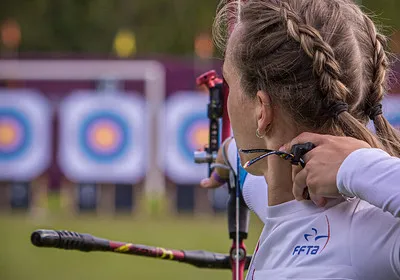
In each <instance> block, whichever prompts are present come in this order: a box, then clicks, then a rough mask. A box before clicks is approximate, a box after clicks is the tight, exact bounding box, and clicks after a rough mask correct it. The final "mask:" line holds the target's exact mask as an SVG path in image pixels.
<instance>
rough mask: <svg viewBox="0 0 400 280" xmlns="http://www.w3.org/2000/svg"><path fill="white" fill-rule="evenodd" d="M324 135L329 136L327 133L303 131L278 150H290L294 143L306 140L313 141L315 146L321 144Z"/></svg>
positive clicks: (301, 142)
mask: <svg viewBox="0 0 400 280" xmlns="http://www.w3.org/2000/svg"><path fill="white" fill-rule="evenodd" d="M326 137H329V136H328V135H322V134H316V133H311V132H303V133H301V134H300V135H298V136H297V137H295V138H293V139H292V141H290V142H289V143H286V144H284V145H283V146H281V147H280V148H279V151H281V152H287V153H288V152H290V150H291V149H292V146H293V145H296V144H304V143H307V142H311V143H313V144H314V145H315V146H319V145H321V144H322V143H323V142H324V140H325V139H326Z"/></svg>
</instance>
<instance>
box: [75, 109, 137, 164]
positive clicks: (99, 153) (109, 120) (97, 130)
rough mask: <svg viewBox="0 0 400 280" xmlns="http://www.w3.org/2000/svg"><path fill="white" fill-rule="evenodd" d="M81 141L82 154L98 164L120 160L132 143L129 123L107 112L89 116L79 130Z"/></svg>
mask: <svg viewBox="0 0 400 280" xmlns="http://www.w3.org/2000/svg"><path fill="white" fill-rule="evenodd" d="M79 139H80V141H79V142H80V148H81V149H82V152H83V153H85V154H86V156H87V157H88V158H91V159H92V160H94V161H97V162H112V161H114V160H118V158H119V157H121V156H122V155H123V154H124V153H125V151H126V148H127V147H128V145H129V142H130V141H131V139H130V131H129V125H128V124H127V122H126V121H125V120H124V119H123V118H122V117H121V116H119V115H118V114H115V113H112V112H107V111H98V112H94V113H92V114H90V115H88V116H87V119H85V120H84V121H83V122H82V124H81V127H80V129H79ZM132 144H133V143H132Z"/></svg>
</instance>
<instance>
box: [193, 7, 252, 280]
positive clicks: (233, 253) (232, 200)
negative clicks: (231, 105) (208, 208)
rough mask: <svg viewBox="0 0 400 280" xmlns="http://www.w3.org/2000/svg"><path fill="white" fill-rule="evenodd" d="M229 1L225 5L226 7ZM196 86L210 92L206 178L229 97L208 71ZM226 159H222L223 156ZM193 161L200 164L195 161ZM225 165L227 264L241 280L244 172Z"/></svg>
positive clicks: (225, 129)
mask: <svg viewBox="0 0 400 280" xmlns="http://www.w3.org/2000/svg"><path fill="white" fill-rule="evenodd" d="M229 2H230V1H229V0H228V1H227V3H228V4H229ZM240 5H241V1H240V0H239V1H238V5H237V7H236V8H235V9H233V12H232V13H229V14H228V18H227V21H228V29H229V30H228V33H231V32H232V30H233V28H234V25H235V23H236V22H237V21H239V15H240ZM196 82H197V85H206V86H207V88H208V89H209V92H210V103H209V105H208V108H207V111H208V112H207V116H208V118H209V120H210V134H209V146H208V148H206V149H205V151H204V152H203V159H206V161H203V162H207V163H208V164H209V172H208V174H209V176H210V175H211V172H212V164H211V163H212V162H214V161H215V159H216V156H217V153H218V149H219V147H220V142H221V140H222V141H225V140H226V139H227V138H228V137H229V136H230V122H229V117H228V112H227V111H228V110H227V109H226V104H227V98H228V94H229V88H228V87H227V86H224V85H226V83H224V82H223V80H221V79H219V78H218V77H217V76H216V73H215V71H213V70H212V71H209V72H207V73H205V74H203V75H201V76H200V77H198V78H197V80H196ZM221 118H222V121H223V125H222V137H220V131H221V130H220V128H219V119H221ZM224 158H226V156H224ZM195 161H196V162H200V161H199V160H196V156H195ZM225 161H226V164H227V165H228V166H229V169H230V180H229V182H228V189H229V200H228V205H227V211H228V213H227V215H228V231H229V238H230V239H232V245H231V248H230V253H229V256H230V263H231V266H232V279H233V280H242V279H243V276H244V270H245V265H246V259H247V255H246V246H245V244H244V239H246V238H247V234H248V225H249V209H248V208H247V206H246V204H245V202H244V200H243V196H242V194H241V190H240V187H241V185H242V184H243V182H241V176H240V175H241V174H240V172H245V171H244V169H241V168H240V162H239V157H238V164H237V174H236V175H235V173H234V171H233V168H232V166H231V165H230V164H229V163H228V162H227V160H225Z"/></svg>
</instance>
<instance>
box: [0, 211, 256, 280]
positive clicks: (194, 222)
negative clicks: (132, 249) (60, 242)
mask: <svg viewBox="0 0 400 280" xmlns="http://www.w3.org/2000/svg"><path fill="white" fill-rule="evenodd" d="M39 228H50V229H68V230H73V231H79V232H85V233H91V234H93V235H96V236H98V237H104V238H108V239H113V240H118V241H126V242H128V241H129V242H132V243H137V244H146V245H154V246H163V247H165V248H174V249H192V250H196V249H204V250H210V251H216V252H221V253H227V252H228V250H229V248H230V245H231V241H230V240H228V232H227V222H226V217H225V216H218V217H201V218H198V217H196V218H193V217H162V218H161V217H160V218H152V219H148V218H147V219H146V218H144V217H116V218H112V217H110V218H107V219H104V218H103V219H100V218H97V217H90V216H89V217H88V216H86V217H78V218H72V217H65V216H63V215H61V214H54V213H53V214H52V215H50V216H48V217H46V218H45V219H44V218H40V219H38V218H33V217H31V216H25V215H21V214H18V215H7V216H5V215H3V216H0V279H1V280H25V279H26V280H27V279H29V280H47V279H49V280H50V279H52V280H53V279H57V280H71V279H85V280H86V279H95V280H105V279H176V280H179V279H193V280H197V279H207V280H213V279H231V278H230V277H231V276H230V271H221V270H210V269H199V268H196V267H192V266H190V265H187V264H181V263H174V262H170V261H165V260H157V259H150V258H145V257H138V256H128V255H119V254H114V253H108V252H106V253H103V252H94V253H83V252H75V251H64V250H57V249H48V248H37V247H34V246H33V245H31V243H30V234H31V232H32V231H33V230H35V229H39ZM260 232H261V223H260V222H259V221H258V220H257V219H256V218H255V217H252V219H251V227H250V233H249V239H248V240H247V241H246V244H247V247H248V251H249V253H252V252H253V250H254V246H255V244H256V241H257V238H258V236H259V234H260Z"/></svg>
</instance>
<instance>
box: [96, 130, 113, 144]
mask: <svg viewBox="0 0 400 280" xmlns="http://www.w3.org/2000/svg"><path fill="white" fill-rule="evenodd" d="M94 139H96V142H97V144H98V145H100V146H102V147H109V146H112V145H113V144H114V143H115V134H114V133H113V131H112V130H111V129H110V128H108V127H102V128H99V129H97V130H96V132H95V134H94Z"/></svg>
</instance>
